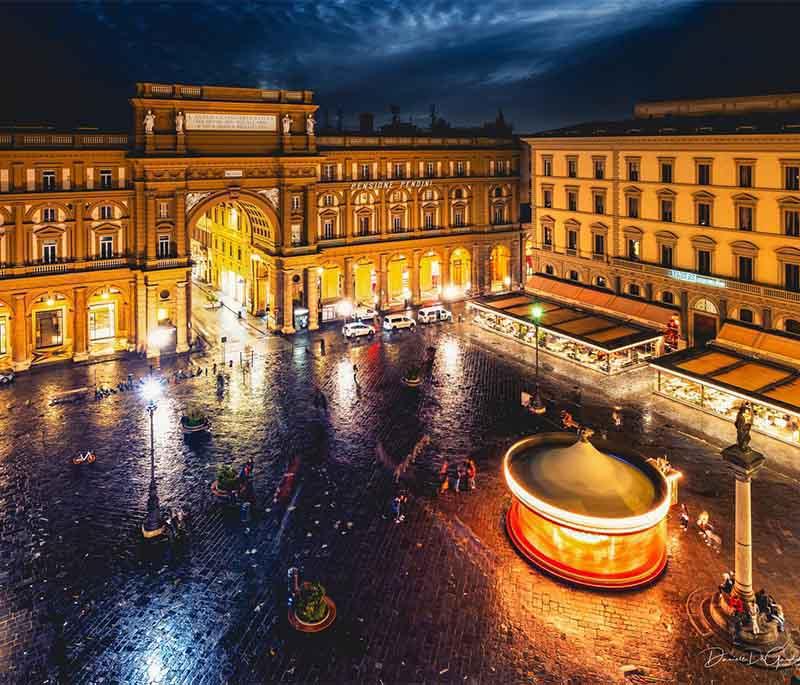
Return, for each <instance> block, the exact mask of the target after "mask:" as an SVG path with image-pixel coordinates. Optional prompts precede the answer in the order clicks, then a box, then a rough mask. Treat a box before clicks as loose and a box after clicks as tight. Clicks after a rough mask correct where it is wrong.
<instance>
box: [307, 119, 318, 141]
mask: <svg viewBox="0 0 800 685" xmlns="http://www.w3.org/2000/svg"><path fill="white" fill-rule="evenodd" d="M316 124H317V122H316V121H314V115H313V114H309V115H308V116H307V117H306V135H309V136H313V135H314V126H316Z"/></svg>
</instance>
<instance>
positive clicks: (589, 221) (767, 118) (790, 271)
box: [525, 94, 800, 346]
mask: <svg viewBox="0 0 800 685" xmlns="http://www.w3.org/2000/svg"><path fill="white" fill-rule="evenodd" d="M799 112H800V95H798V94H788V95H781V96H754V97H740V98H721V99H715V100H710V99H709V100H686V101H670V102H651V103H644V104H640V105H637V106H636V110H635V117H634V118H633V119H630V120H627V121H612V122H595V123H587V124H579V125H576V126H570V127H567V128H563V129H559V130H555V131H548V132H545V133H541V134H536V135H533V136H529V137H526V138H525V141H526V142H527V143H528V144H529V146H530V157H531V162H530V176H531V202H532V205H533V217H532V224H531V230H530V232H529V234H528V235H527V236H526V242H525V262H526V275H527V279H528V281H529V282H530V281H533V279H534V278H538V280H539V281H540V283H538V284H537V285H536V286H531V289H532V290H536V291H537V292H541V293H542V294H546V293H547V292H550V291H551V290H554V289H557V287H560V286H561V285H562V284H563V285H569V286H574V288H573V290H574V291H575V292H576V293H580V294H579V296H580V297H584V296H585V295H586V294H587V293H588V292H589V291H595V293H598V292H599V293H608V294H614V295H617V296H619V297H618V299H617V300H616V301H615V303H614V305H613V306H611V307H608V308H606V310H607V312H606V313H611V314H614V313H617V314H622V315H624V316H629V317H631V318H632V319H634V320H638V321H639V322H640V323H644V324H650V325H653V324H657V325H659V326H663V325H664V320H665V318H668V317H669V316H670V315H671V314H676V315H677V316H678V317H679V321H680V333H681V336H682V337H683V338H684V339H685V340H686V341H687V342H688V343H689V344H690V345H696V346H702V345H703V344H704V343H706V342H707V341H708V340H711V339H713V338H714V337H716V335H717V333H718V332H719V330H720V328H721V327H722V325H723V324H724V323H725V322H726V321H735V322H738V323H741V324H743V325H745V326H750V327H754V328H756V329H761V330H763V331H773V332H777V333H778V335H788V336H795V338H794V340H795V341H796V340H797V338H796V336H800V135H799V134H800V116H799V115H798V113H799ZM556 283H557V284H559V286H555V285H554V284H556ZM566 297H567V299H571V296H569V294H568V293H567V294H566ZM593 297H595V298H596V297H597V295H594V296H593ZM637 303H640V304H643V303H646V304H647V305H648V307H647V308H646V309H641V308H640V311H636V305H637ZM590 306H596V307H597V309H598V310H600V309H603V307H601V306H600V305H590ZM659 312H661V313H660V314H659Z"/></svg>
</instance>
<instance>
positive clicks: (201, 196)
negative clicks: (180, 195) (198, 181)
mask: <svg viewBox="0 0 800 685" xmlns="http://www.w3.org/2000/svg"><path fill="white" fill-rule="evenodd" d="M209 195H211V191H208V192H205V193H186V213H187V214H189V212H191V211H192V210H193V209H194V208H195V207H196V206H197V204H198V203H199V202H202V201H203V200H205V199H206V198H207V197H208V196H209Z"/></svg>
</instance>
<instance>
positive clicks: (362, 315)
mask: <svg viewBox="0 0 800 685" xmlns="http://www.w3.org/2000/svg"><path fill="white" fill-rule="evenodd" d="M376 316H378V312H377V311H375V310H374V309H372V307H367V305H365V304H360V305H358V306H357V307H356V310H355V311H354V312H353V318H354V319H356V320H358V321H364V320H365V319H374V318H375V317H376Z"/></svg>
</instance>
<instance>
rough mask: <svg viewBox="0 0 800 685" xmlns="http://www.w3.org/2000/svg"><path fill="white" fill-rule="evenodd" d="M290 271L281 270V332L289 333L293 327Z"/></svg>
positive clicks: (292, 290) (292, 291)
mask: <svg viewBox="0 0 800 685" xmlns="http://www.w3.org/2000/svg"><path fill="white" fill-rule="evenodd" d="M293 275H294V273H293V272H292V271H282V272H281V276H282V278H283V327H282V328H281V332H282V333H286V334H291V333H294V332H295V328H294V288H293V287H292V276H293Z"/></svg>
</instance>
